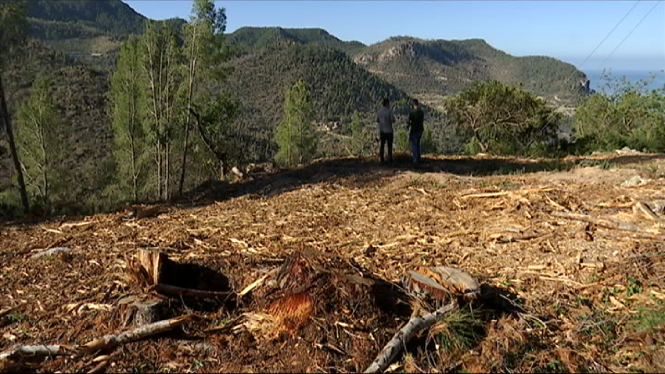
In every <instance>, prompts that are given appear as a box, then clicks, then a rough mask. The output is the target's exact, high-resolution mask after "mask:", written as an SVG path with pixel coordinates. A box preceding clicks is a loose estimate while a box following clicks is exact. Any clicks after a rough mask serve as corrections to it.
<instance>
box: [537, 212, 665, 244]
mask: <svg viewBox="0 0 665 374" xmlns="http://www.w3.org/2000/svg"><path fill="white" fill-rule="evenodd" d="M550 214H552V215H553V216H556V217H561V218H565V219H570V220H575V221H582V222H588V223H593V224H594V225H597V226H600V227H604V228H608V229H613V230H622V231H630V232H636V233H640V234H645V235H652V236H653V237H654V238H657V239H661V240H662V239H665V235H658V234H654V233H650V232H646V231H644V230H642V229H640V228H639V227H637V226H635V225H633V224H632V223H628V222H616V221H609V220H605V219H602V218H595V217H591V216H587V215H584V214H574V213H562V212H552V213H550Z"/></svg>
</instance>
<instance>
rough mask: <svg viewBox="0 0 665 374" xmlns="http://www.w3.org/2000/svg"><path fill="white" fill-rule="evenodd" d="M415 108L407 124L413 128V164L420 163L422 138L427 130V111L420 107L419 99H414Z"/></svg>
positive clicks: (411, 139)
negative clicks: (425, 124) (425, 123)
mask: <svg viewBox="0 0 665 374" xmlns="http://www.w3.org/2000/svg"><path fill="white" fill-rule="evenodd" d="M412 104H413V110H412V111H411V113H409V120H408V121H407V124H408V125H409V127H410V128H411V130H410V131H409V140H410V141H411V150H412V152H413V164H414V165H417V164H419V163H420V139H421V138H422V137H423V131H424V130H425V126H424V122H425V113H424V112H423V110H422V109H421V108H420V103H418V99H413V102H412Z"/></svg>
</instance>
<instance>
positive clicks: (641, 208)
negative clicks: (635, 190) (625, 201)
mask: <svg viewBox="0 0 665 374" xmlns="http://www.w3.org/2000/svg"><path fill="white" fill-rule="evenodd" d="M634 209H635V211H636V212H639V213H642V214H643V215H645V216H646V217H647V218H648V219H650V220H652V221H657V222H658V221H661V222H662V218H660V217H659V216H658V215H657V214H656V213H655V212H654V211H653V210H652V209H651V208H650V207H649V206H648V205H647V204H645V203H643V202H641V201H640V202H638V203H637V204H635V208H634Z"/></svg>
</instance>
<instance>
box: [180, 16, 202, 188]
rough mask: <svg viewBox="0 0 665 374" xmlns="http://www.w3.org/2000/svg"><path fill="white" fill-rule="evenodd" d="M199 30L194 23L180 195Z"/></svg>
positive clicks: (184, 167)
mask: <svg viewBox="0 0 665 374" xmlns="http://www.w3.org/2000/svg"><path fill="white" fill-rule="evenodd" d="M197 31H198V27H197V26H196V25H194V31H193V36H192V45H191V46H190V48H191V49H190V50H191V52H190V63H189V91H188V92H187V95H188V97H187V120H186V121H185V140H184V142H185V144H184V149H183V151H182V165H181V167H182V169H181V172H180V184H179V185H178V195H182V188H183V186H184V184H185V172H186V170H187V150H188V147H189V126H190V121H191V119H192V117H191V111H190V109H191V108H192V94H193V90H194V78H195V76H196V60H197V59H196V53H197V48H196V39H197Z"/></svg>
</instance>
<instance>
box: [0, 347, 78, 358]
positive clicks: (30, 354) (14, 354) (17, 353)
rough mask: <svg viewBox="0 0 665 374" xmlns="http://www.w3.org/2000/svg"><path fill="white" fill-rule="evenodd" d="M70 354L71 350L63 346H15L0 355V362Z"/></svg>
mask: <svg viewBox="0 0 665 374" xmlns="http://www.w3.org/2000/svg"><path fill="white" fill-rule="evenodd" d="M67 353H71V348H69V347H65V346H64V345H17V346H15V347H13V348H10V349H9V350H6V351H4V352H1V353H0V361H6V360H16V359H20V358H40V357H49V356H58V355H64V354H67Z"/></svg>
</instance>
